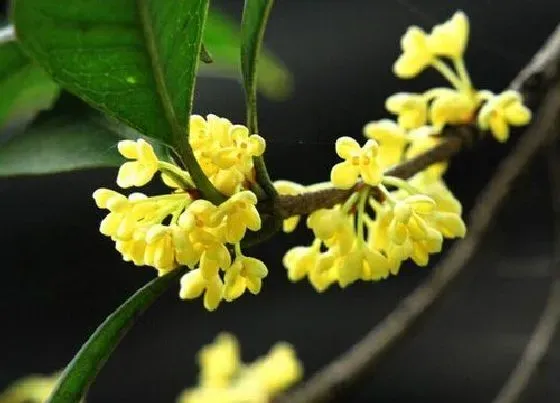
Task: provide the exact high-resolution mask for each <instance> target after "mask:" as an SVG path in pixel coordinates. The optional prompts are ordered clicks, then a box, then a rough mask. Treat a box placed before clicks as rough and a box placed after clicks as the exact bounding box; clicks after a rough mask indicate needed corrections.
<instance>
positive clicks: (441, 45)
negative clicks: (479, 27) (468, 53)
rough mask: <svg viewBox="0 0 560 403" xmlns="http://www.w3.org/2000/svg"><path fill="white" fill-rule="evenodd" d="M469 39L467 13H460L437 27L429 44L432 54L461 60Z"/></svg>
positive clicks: (428, 40)
mask: <svg viewBox="0 0 560 403" xmlns="http://www.w3.org/2000/svg"><path fill="white" fill-rule="evenodd" d="M468 38H469V20H468V18H467V16H466V15H465V13H463V12H461V11H458V12H456V13H455V14H454V15H453V17H451V19H450V20H448V21H446V22H445V23H443V24H440V25H436V26H435V27H434V28H433V29H432V32H431V33H430V35H429V36H428V39H427V42H428V47H429V48H430V50H431V51H432V53H434V54H436V55H438V56H448V57H451V58H460V57H462V56H463V53H464V51H465V47H466V44H467V41H468Z"/></svg>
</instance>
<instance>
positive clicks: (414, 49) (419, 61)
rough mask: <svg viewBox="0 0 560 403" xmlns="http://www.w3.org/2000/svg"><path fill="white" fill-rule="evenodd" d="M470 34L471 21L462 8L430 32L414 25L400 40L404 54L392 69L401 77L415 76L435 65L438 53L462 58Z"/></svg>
mask: <svg viewBox="0 0 560 403" xmlns="http://www.w3.org/2000/svg"><path fill="white" fill-rule="evenodd" d="M468 36H469V21H468V19H467V16H466V15H465V14H464V13H463V12H460V11H459V12H457V13H455V15H454V16H453V17H452V18H451V19H450V20H449V21H446V22H445V23H443V24H441V25H436V26H435V27H434V28H433V29H432V32H431V33H430V34H427V33H426V32H424V31H423V30H422V29H421V28H419V27H416V26H412V27H410V28H408V30H407V31H406V33H405V34H404V35H403V37H402V39H401V48H402V54H401V55H400V57H399V58H398V60H397V61H396V62H395V65H394V66H393V70H394V72H395V74H396V75H397V76H398V77H401V78H412V77H415V76H416V75H418V73H420V72H421V71H423V70H424V69H425V68H426V67H428V66H430V65H432V64H434V62H435V61H436V60H437V57H438V56H446V57H450V58H460V57H463V53H464V51H465V47H466V44H467V41H468Z"/></svg>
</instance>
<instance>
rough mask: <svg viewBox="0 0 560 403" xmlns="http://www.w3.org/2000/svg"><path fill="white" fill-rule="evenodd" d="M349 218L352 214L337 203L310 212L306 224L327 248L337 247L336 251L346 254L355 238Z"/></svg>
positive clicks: (350, 218)
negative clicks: (344, 210)
mask: <svg viewBox="0 0 560 403" xmlns="http://www.w3.org/2000/svg"><path fill="white" fill-rule="evenodd" d="M351 220H352V216H350V215H349V214H345V213H344V212H343V211H342V208H341V206H340V205H337V206H334V207H333V208H331V209H320V210H317V211H314V212H313V213H311V214H310V215H309V217H307V226H308V227H309V228H311V229H312V230H313V233H314V234H315V236H316V237H317V238H318V239H320V240H322V241H323V242H324V243H325V245H327V246H328V247H329V248H337V250H338V253H341V254H346V253H348V251H349V250H350V249H351V248H352V244H353V242H354V238H355V234H354V229H353V226H352V222H351Z"/></svg>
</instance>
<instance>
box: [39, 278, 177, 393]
mask: <svg viewBox="0 0 560 403" xmlns="http://www.w3.org/2000/svg"><path fill="white" fill-rule="evenodd" d="M183 272H184V270H182V269H177V270H173V271H172V272H170V273H168V274H166V275H164V276H162V277H157V278H155V279H153V280H152V281H150V282H149V283H148V284H146V285H145V286H144V287H142V288H141V289H139V290H138V291H136V293H134V295H133V296H131V297H130V298H129V299H128V300H127V301H126V302H125V303H124V304H122V305H121V306H120V307H118V308H117V310H116V311H115V312H113V313H112V314H111V315H109V316H108V317H107V319H105V322H103V323H102V324H101V325H100V326H99V327H98V328H97V330H96V331H95V333H93V334H92V335H91V337H90V338H89V340H88V341H87V342H86V343H85V344H84V345H83V346H82V348H81V349H80V351H78V353H77V354H76V355H75V356H74V358H73V359H72V361H71V362H70V364H68V366H67V367H66V369H65V370H64V372H63V373H62V375H61V379H60V381H59V383H58V385H57V386H56V388H55V390H54V391H53V393H52V394H51V396H50V398H49V400H48V403H77V402H80V401H81V400H82V399H83V398H84V397H85V394H86V392H87V390H88V388H89V386H90V385H91V383H92V382H93V381H94V380H95V377H96V376H97V374H98V373H99V371H100V370H101V368H102V367H103V365H104V364H105V362H106V361H107V359H108V358H109V356H110V355H111V353H112V352H113V350H114V349H115V347H116V346H117V345H118V344H119V342H120V341H121V339H122V338H123V337H124V335H125V334H126V332H127V331H128V329H130V327H131V326H132V325H133V324H134V322H135V321H136V319H138V317H140V315H142V313H144V311H145V310H146V309H147V308H148V307H149V306H150V305H152V304H153V303H154V302H155V301H156V300H157V299H158V298H159V297H160V296H161V295H162V294H163V293H164V291H165V290H167V289H168V288H169V286H170V285H171V284H173V283H175V282H176V280H177V279H178V278H179V277H180V276H181V275H182V274H183Z"/></svg>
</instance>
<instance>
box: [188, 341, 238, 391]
mask: <svg viewBox="0 0 560 403" xmlns="http://www.w3.org/2000/svg"><path fill="white" fill-rule="evenodd" d="M198 363H199V365H200V378H199V379H200V384H201V385H203V386H212V387H224V386H227V385H228V384H229V383H230V381H231V379H232V378H233V376H234V375H235V373H236V372H237V371H239V369H240V368H241V362H240V357H239V343H238V342H237V340H236V338H235V337H233V335H231V334H229V333H220V334H219V335H218V336H217V337H216V339H215V340H214V342H213V343H212V344H209V345H206V346H204V347H203V348H202V349H201V350H200V351H199V353H198Z"/></svg>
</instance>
